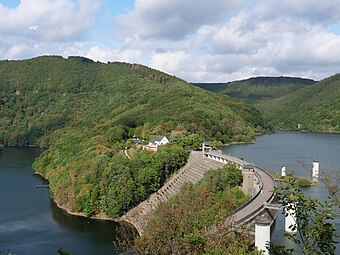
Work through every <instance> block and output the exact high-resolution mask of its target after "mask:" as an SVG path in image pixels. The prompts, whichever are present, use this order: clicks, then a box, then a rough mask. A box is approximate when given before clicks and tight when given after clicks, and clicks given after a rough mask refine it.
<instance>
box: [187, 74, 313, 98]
mask: <svg viewBox="0 0 340 255" xmlns="http://www.w3.org/2000/svg"><path fill="white" fill-rule="evenodd" d="M314 83H315V81H314V80H311V79H304V78H298V77H283V76H280V77H265V76H264V77H262V76H260V77H253V78H249V79H245V80H239V81H232V82H227V83H193V85H195V86H198V87H200V88H203V89H206V90H209V91H213V92H219V93H222V94H225V95H229V96H231V97H234V98H238V99H242V100H245V101H247V102H249V103H252V104H255V103H257V102H260V101H261V100H268V99H274V98H278V97H280V96H283V95H286V94H288V93H292V92H294V91H296V90H298V89H300V88H303V87H305V86H309V85H312V84H314Z"/></svg>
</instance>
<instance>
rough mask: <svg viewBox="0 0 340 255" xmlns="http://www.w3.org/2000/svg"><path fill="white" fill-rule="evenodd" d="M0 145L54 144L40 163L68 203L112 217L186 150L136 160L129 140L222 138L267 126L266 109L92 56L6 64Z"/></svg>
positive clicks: (0, 93)
mask: <svg viewBox="0 0 340 255" xmlns="http://www.w3.org/2000/svg"><path fill="white" fill-rule="evenodd" d="M0 115H1V118H0V144H4V145H41V146H47V147H49V149H48V150H47V151H45V152H44V153H42V155H41V156H40V157H39V158H38V159H37V160H36V162H35V163H34V167H35V169H37V170H38V171H39V172H40V173H41V174H43V175H44V176H45V177H46V178H47V179H48V180H49V182H50V191H51V195H52V196H53V198H54V199H55V200H56V201H57V202H58V203H59V204H60V205H62V206H64V207H67V208H69V209H71V210H73V211H80V212H85V213H86V214H88V215H93V214H102V213H104V214H106V215H109V216H112V217H115V216H117V215H120V214H122V213H124V211H126V210H127V209H128V208H129V207H131V206H133V205H134V204H136V203H138V201H140V200H142V199H144V198H145V197H146V196H147V195H148V194H149V193H150V192H152V191H154V190H156V189H157V188H158V187H159V186H160V185H162V182H164V180H165V178H166V177H167V175H169V174H171V173H172V172H173V171H176V169H178V168H179V167H180V166H181V165H182V164H183V163H184V160H185V158H186V153H185V152H184V151H183V150H182V149H181V148H178V147H176V146H174V147H170V148H167V149H166V150H164V151H161V152H160V153H157V154H154V155H149V154H147V153H137V154H136V155H135V156H134V159H133V160H132V161H129V160H127V159H126V158H124V157H123V156H122V155H121V154H120V151H121V149H122V148H124V146H126V144H125V143H124V141H123V140H124V139H126V138H128V137H129V136H132V135H136V136H140V137H143V138H145V139H148V138H149V137H150V136H151V135H152V134H166V133H167V132H168V131H170V130H171V129H174V128H184V129H187V130H189V131H190V132H191V133H199V134H201V135H202V136H204V137H205V138H209V139H211V138H215V139H218V140H220V141H222V142H224V143H226V142H230V141H249V140H251V139H253V138H254V136H255V134H256V133H257V132H261V131H262V129H263V127H264V122H263V119H262V117H261V116H260V114H259V112H258V111H257V110H256V109H254V108H253V107H251V106H249V105H247V104H245V103H243V102H242V101H240V100H234V99H231V98H229V97H227V96H223V95H218V94H215V93H212V92H208V91H205V90H202V89H199V88H195V87H193V86H191V85H190V84H188V83H186V82H184V81H182V80H180V79H178V78H176V77H173V76H169V75H166V74H164V73H161V72H158V71H155V70H152V69H150V68H147V67H144V66H140V65H131V64H125V63H110V64H102V63H95V62H93V61H90V60H88V59H85V58H80V57H71V58H69V59H63V58H61V57H38V58H34V59H30V60H24V61H1V62H0Z"/></svg>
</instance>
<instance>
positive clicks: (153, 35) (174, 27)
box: [117, 0, 245, 40]
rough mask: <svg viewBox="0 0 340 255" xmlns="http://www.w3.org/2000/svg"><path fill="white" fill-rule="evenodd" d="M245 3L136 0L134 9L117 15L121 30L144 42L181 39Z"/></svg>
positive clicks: (239, 1) (231, 0)
mask: <svg viewBox="0 0 340 255" xmlns="http://www.w3.org/2000/svg"><path fill="white" fill-rule="evenodd" d="M244 1H245V0H214V2H213V3H212V2H211V0H200V1H197V0H185V1H183V0H162V1H159V0H136V1H135V9H134V10H133V11H132V12H130V13H128V14H123V15H120V16H118V18H117V20H118V24H119V28H120V30H121V31H124V34H125V35H127V36H132V37H137V38H140V39H142V40H145V39H157V40H159V39H166V40H180V39H182V38H184V37H185V36H187V35H190V34H191V33H194V32H195V31H196V30H197V29H199V28H200V27H201V26H202V25H207V24H213V23H215V22H218V21H221V20H223V19H225V18H226V17H227V16H228V15H230V14H231V13H232V12H233V11H235V10H236V9H237V8H238V7H239V6H240V5H241V4H242V3H243V2H244Z"/></svg>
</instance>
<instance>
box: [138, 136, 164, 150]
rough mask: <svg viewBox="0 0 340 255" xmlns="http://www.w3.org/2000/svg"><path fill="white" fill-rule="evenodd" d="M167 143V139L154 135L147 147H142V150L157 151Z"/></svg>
mask: <svg viewBox="0 0 340 255" xmlns="http://www.w3.org/2000/svg"><path fill="white" fill-rule="evenodd" d="M168 142H169V139H168V138H166V137H165V136H162V135H156V136H155V137H154V138H152V139H151V140H150V142H149V144H148V145H146V146H144V149H146V150H148V151H158V149H159V148H160V147H161V146H163V145H165V144H167V143H168Z"/></svg>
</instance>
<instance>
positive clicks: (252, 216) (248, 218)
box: [204, 152, 275, 224]
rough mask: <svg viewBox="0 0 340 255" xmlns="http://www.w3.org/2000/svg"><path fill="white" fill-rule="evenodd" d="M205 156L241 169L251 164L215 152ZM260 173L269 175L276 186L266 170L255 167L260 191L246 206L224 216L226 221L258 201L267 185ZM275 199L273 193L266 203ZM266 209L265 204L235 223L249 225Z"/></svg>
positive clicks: (207, 153)
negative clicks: (232, 164)
mask: <svg viewBox="0 0 340 255" xmlns="http://www.w3.org/2000/svg"><path fill="white" fill-rule="evenodd" d="M204 155H205V156H206V157H207V158H210V159H214V160H217V161H220V162H224V163H227V162H231V163H234V164H237V165H239V166H241V167H242V166H243V165H247V164H249V163H248V162H246V161H244V160H241V159H239V158H235V157H232V156H228V155H223V154H219V153H215V152H214V153H210V152H206V153H204ZM225 161H227V162H225ZM260 171H261V173H263V174H265V175H267V176H268V177H269V178H270V179H271V181H272V183H274V185H275V180H274V178H273V177H272V176H271V175H270V174H269V173H268V172H266V171H265V170H263V169H262V168H260V167H258V166H254V174H255V176H256V178H257V179H258V181H259V190H258V191H257V192H256V193H255V194H254V195H253V197H252V198H251V199H250V200H249V201H248V202H246V203H245V204H243V205H242V206H240V207H239V208H237V209H235V210H234V211H233V212H231V213H229V214H227V215H225V216H224V218H225V219H227V218H229V217H232V215H235V214H236V213H238V212H240V211H241V210H243V209H244V208H246V207H247V206H249V205H250V204H251V203H253V202H254V201H255V200H256V199H258V197H259V196H260V195H261V194H262V192H263V189H264V185H265V184H264V183H263V180H262V177H261V175H260V174H259V172H260ZM274 197H275V193H274V192H271V195H270V197H269V198H268V199H267V200H266V201H265V203H271V202H272V201H273V199H274ZM264 209H265V207H264V204H262V205H261V206H259V207H257V208H254V210H253V211H252V212H251V213H249V214H248V215H246V216H244V217H242V218H240V219H238V220H237V221H235V222H234V223H236V224H241V223H243V224H247V223H249V222H251V221H252V220H254V219H255V217H256V216H258V215H259V214H260V213H261V212H262V211H263V210H264Z"/></svg>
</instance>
